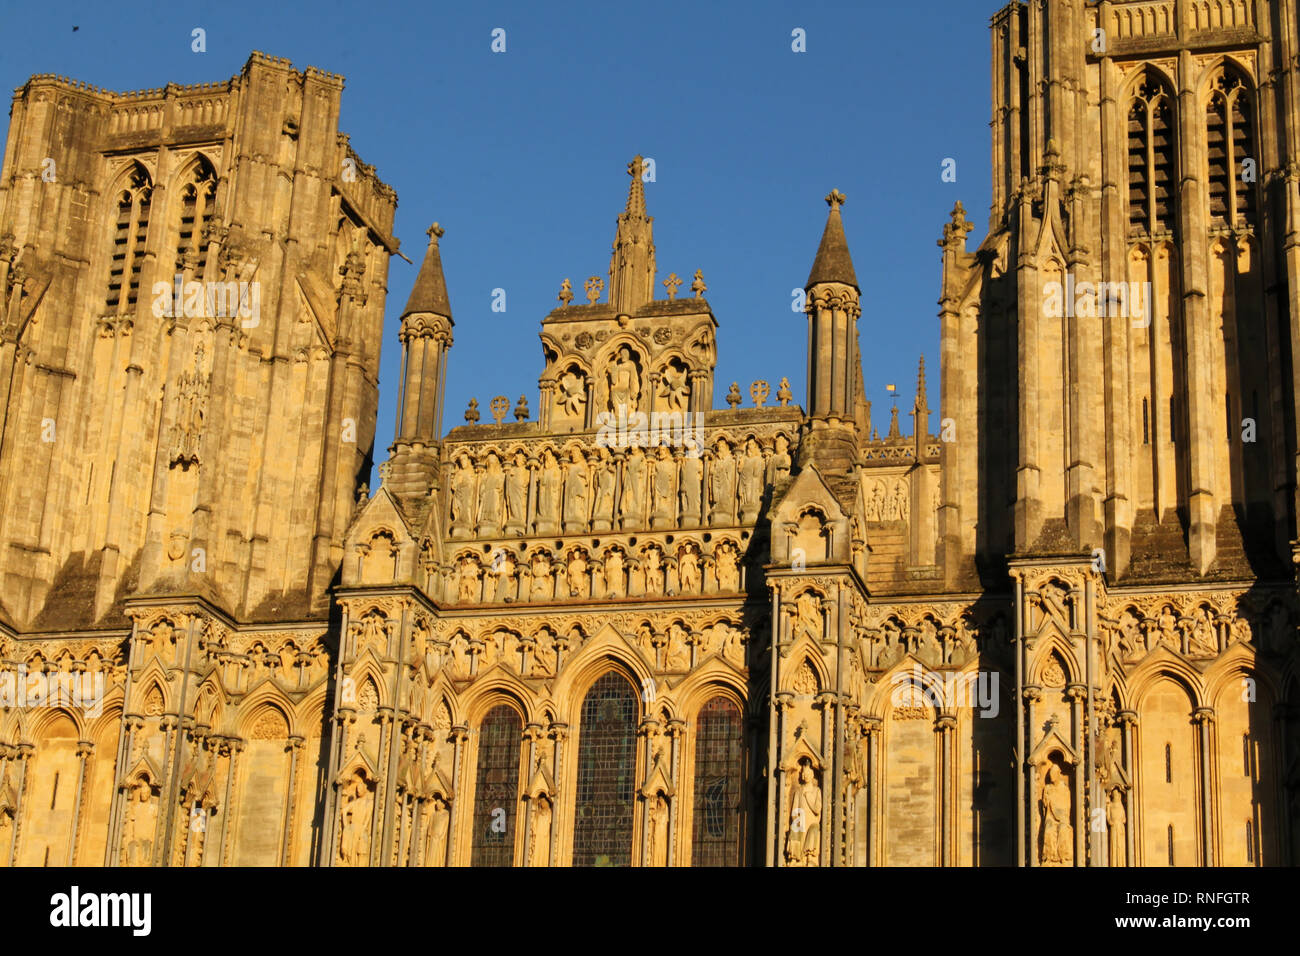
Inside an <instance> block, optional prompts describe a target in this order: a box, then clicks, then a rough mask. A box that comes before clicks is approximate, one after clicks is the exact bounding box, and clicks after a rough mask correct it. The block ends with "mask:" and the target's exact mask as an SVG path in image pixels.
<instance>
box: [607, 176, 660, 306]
mask: <svg viewBox="0 0 1300 956" xmlns="http://www.w3.org/2000/svg"><path fill="white" fill-rule="evenodd" d="M627 172H628V175H629V176H631V177H632V185H631V186H629V187H628V191H627V208H626V209H624V210H623V212H622V213H621V214H620V215H619V217H618V232H617V233H616V234H615V237H614V254H613V255H612V256H611V257H610V260H609V301H610V303H611V304H612V305H613V306H614V308H616V309H617V310H618V311H619V312H622V313H626V314H627V315H632V314H633V313H635V312H636V310H637V309H639V308H640V307H641V306H643V305H645V304H646V303H647V302H650V301H651V300H653V299H654V281H655V245H654V226H653V223H654V219H653V218H652V217H650V216H647V215H646V211H645V187H644V186H643V185H642V183H643V181H644V180H643V177H644V175H645V160H644V159H642V158H641V157H640V156H637V157H635V158H634V159H633V160H632V162H630V163H628V164H627Z"/></svg>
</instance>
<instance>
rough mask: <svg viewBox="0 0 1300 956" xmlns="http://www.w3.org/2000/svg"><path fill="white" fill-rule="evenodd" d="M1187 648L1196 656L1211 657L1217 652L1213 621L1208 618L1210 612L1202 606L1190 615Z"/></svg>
mask: <svg viewBox="0 0 1300 956" xmlns="http://www.w3.org/2000/svg"><path fill="white" fill-rule="evenodd" d="M1188 650H1189V652H1190V653H1191V654H1194V655H1195V656H1197V657H1213V656H1214V655H1216V654H1218V653H1219V642H1218V639H1217V638H1216V637H1215V634H1214V622H1213V621H1211V620H1210V612H1209V611H1208V610H1206V609H1205V608H1203V607H1202V608H1198V609H1197V611H1196V613H1195V614H1194V615H1193V616H1192V628H1191V641H1190V644H1189V647H1188Z"/></svg>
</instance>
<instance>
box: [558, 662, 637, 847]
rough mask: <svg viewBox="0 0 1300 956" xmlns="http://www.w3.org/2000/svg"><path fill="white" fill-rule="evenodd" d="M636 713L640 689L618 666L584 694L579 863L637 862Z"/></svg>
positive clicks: (575, 836)
mask: <svg viewBox="0 0 1300 956" xmlns="http://www.w3.org/2000/svg"><path fill="white" fill-rule="evenodd" d="M636 717H637V697H636V691H635V690H633V688H632V685H631V684H630V683H628V681H627V679H626V678H625V677H623V676H622V675H621V674H618V673H615V672H613V671H610V672H609V673H607V674H605V675H604V676H602V677H601V678H600V679H599V680H597V681H596V683H595V684H593V685H592V687H591V690H589V691H587V696H586V697H585V698H583V701H582V725H581V730H580V731H579V733H580V737H579V743H578V799H577V803H576V807H575V812H576V818H575V822H574V827H573V865H574V866H630V865H631V864H632V812H633V807H634V796H635V787H636V781H635V776H636Z"/></svg>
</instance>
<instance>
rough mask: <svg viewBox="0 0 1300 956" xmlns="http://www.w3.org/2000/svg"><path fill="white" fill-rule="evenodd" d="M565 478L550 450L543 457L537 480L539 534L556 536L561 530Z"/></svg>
mask: <svg viewBox="0 0 1300 956" xmlns="http://www.w3.org/2000/svg"><path fill="white" fill-rule="evenodd" d="M563 480H564V476H563V475H562V474H561V472H560V463H559V462H558V461H556V460H555V454H554V453H553V452H551V451H550V450H549V449H548V450H547V451H546V452H545V453H544V454H543V455H542V466H541V472H540V474H539V475H538V479H537V533H538V534H555V533H556V532H557V531H559V530H560V485H561V483H562V482H563Z"/></svg>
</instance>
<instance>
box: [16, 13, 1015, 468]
mask: <svg viewBox="0 0 1300 956" xmlns="http://www.w3.org/2000/svg"><path fill="white" fill-rule="evenodd" d="M8 6H9V9H6V10H5V33H6V37H5V41H6V42H5V47H6V51H7V52H6V56H5V58H4V61H3V70H2V71H0V80H2V81H3V82H7V83H8V85H9V86H10V87H15V86H19V85H20V84H21V83H23V82H24V80H25V79H26V78H27V76H29V75H30V74H32V73H59V74H63V75H66V76H70V77H72V78H74V79H80V80H86V81H88V82H90V83H92V84H94V85H96V86H102V87H106V88H109V89H114V90H132V89H139V88H147V87H156V86H162V85H163V84H165V83H167V82H176V83H182V84H183V83H195V82H206V81H213V80H224V79H226V78H228V77H230V76H232V75H234V74H236V73H237V72H238V71H239V69H240V68H241V67H242V65H243V64H244V62H245V60H246V59H247V58H248V55H249V53H250V52H251V51H252V50H254V49H257V50H262V51H263V52H266V53H269V54H272V55H275V56H282V57H287V58H289V59H291V60H292V61H293V64H294V66H295V67H298V68H300V69H301V68H303V67H306V66H308V65H311V66H316V67H319V68H321V69H324V70H328V71H331V72H335V73H340V74H342V75H343V76H344V77H345V78H346V81H347V85H346V88H345V90H344V94H343V114H342V119H341V126H342V129H343V131H344V132H346V133H348V134H350V135H351V138H352V144H353V146H354V147H355V148H356V150H357V152H358V153H359V154H360V155H361V157H362V158H363V159H364V160H365V161H366V162H368V163H373V164H374V165H375V166H376V167H377V168H378V171H379V175H380V177H381V178H382V179H383V180H384V181H385V182H387V183H389V184H390V185H391V186H393V187H394V189H396V191H397V195H398V209H397V222H396V227H395V231H396V234H397V236H398V237H399V239H401V241H402V251H403V252H404V253H405V254H406V255H407V256H408V257H410V258H411V259H412V260H414V262H415V265H407V264H406V263H405V262H403V261H402V260H401V259H397V258H394V259H393V261H392V265H391V267H390V270H389V294H388V305H387V311H386V322H385V332H384V336H385V338H384V344H383V363H382V371H381V381H380V419H379V425H378V434H377V439H376V460H377V461H382V460H383V459H384V458H386V457H387V451H386V449H387V446H388V444H389V443H390V442H391V441H392V436H393V424H394V414H393V411H394V406H395V404H396V388H397V384H398V382H397V377H398V369H399V361H400V345H399V343H398V339H397V324H398V317H399V315H400V313H401V310H402V307H403V305H405V302H406V297H407V294H408V293H409V291H410V288H411V284H412V283H413V282H414V280H415V273H416V269H417V268H418V265H419V262H420V260H421V257H422V255H423V252H424V247H425V243H426V242H427V239H426V237H425V234H424V233H425V229H427V228H428V226H429V224H430V223H431V222H432V221H434V220H437V221H439V222H440V223H441V224H442V225H443V227H444V228H445V229H446V230H447V232H446V235H445V236H444V237H443V239H442V255H443V264H444V267H445V270H446V274H447V284H448V289H449V294H450V297H451V303H452V311H453V312H454V315H455V322H456V330H455V346H454V348H453V349H452V351H451V356H450V364H449V368H448V375H447V393H446V402H447V406H446V411H445V414H444V419H443V420H444V426H445V427H451V426H453V425H456V424H460V423H461V422H462V421H463V412H464V409H465V406H466V404H467V402H468V400H469V398H470V397H471V396H476V397H477V398H478V400H479V404H480V406H481V408H483V409H484V420H485V421H486V420H488V416H487V414H486V408H487V403H488V400H489V399H490V398H491V397H492V396H494V395H497V394H504V395H506V396H508V397H509V399H510V401H511V403H512V407H513V402H514V401H515V400H517V399H518V397H519V395H520V394H521V393H523V394H526V395H527V396H528V399H529V405H530V407H531V408H532V410H533V415H534V417H535V416H536V414H537V377H538V375H539V374H540V373H541V370H542V355H541V348H540V345H539V343H538V339H537V332H538V330H539V323H540V321H541V319H542V318H543V317H544V316H545V315H546V313H547V312H548V311H549V310H550V309H551V308H552V307H554V306H555V305H556V304H557V303H556V298H555V296H556V293H557V291H558V289H559V286H560V281H561V280H562V279H563V278H565V277H569V278H570V279H571V280H572V281H573V286H574V289H575V291H577V292H578V295H579V301H581V288H582V282H583V280H584V279H585V278H586V277H587V276H590V275H601V276H604V275H605V274H606V273H607V271H608V269H609V256H610V243H611V242H612V241H613V238H614V227H615V219H616V216H617V214H618V212H619V211H620V210H621V209H622V206H623V203H624V200H625V198H626V195H627V184H628V176H627V172H626V165H627V163H628V161H629V160H631V158H632V157H633V156H634V155H635V154H637V153H641V154H643V155H645V156H648V157H652V158H653V159H654V160H655V165H656V180H655V182H653V183H648V184H647V185H646V196H647V205H648V207H649V212H650V214H651V215H652V216H654V217H655V223H654V225H655V244H656V247H657V251H658V266H659V276H658V281H660V282H661V281H662V280H663V279H665V278H667V276H668V273H669V272H670V271H672V272H676V273H677V274H678V275H680V276H682V277H683V278H685V279H686V280H687V283H688V284H689V280H690V276H691V274H692V273H693V272H694V271H695V269H697V268H698V269H702V270H703V271H704V279H705V281H706V282H707V283H708V287H709V291H708V293H707V298H708V300H709V302H710V304H711V306H712V308H713V311H714V314H715V315H716V317H717V319H718V322H719V324H720V328H719V333H718V356H719V358H718V367H717V371H716V378H715V388H714V401H715V404H716V405H719V406H722V407H725V405H724V404H723V396H724V395H725V394H726V391H727V386H728V385H729V384H730V383H731V382H732V381H739V382H740V384H741V389H742V392H744V393H745V395H746V400H745V404H746V405H748V404H749V398H748V392H749V384H750V382H752V381H753V380H754V379H758V378H764V379H768V380H769V381H770V382H771V384H772V391H773V392H774V393H775V391H776V383H777V382H778V381H779V380H780V378H781V376H783V375H784V376H788V377H789V379H790V382H791V386H792V388H793V390H794V393H795V396H796V401H799V402H800V403H802V402H803V400H804V395H805V390H804V363H805V352H806V335H807V329H806V319H805V318H804V317H803V316H802V315H800V314H796V313H794V312H792V311H791V308H790V302H791V290H792V289H794V288H796V287H801V286H802V285H803V284H804V281H805V280H806V279H807V276H808V270H809V268H810V266H811V264H812V258H813V255H814V253H815V252H816V249H817V242H818V239H819V238H820V235H821V229H822V226H823V224H824V222H825V217H826V204H825V202H823V197H824V196H825V195H826V194H827V193H828V192H829V191H830V190H831V188H832V187H835V188H838V189H840V190H841V191H842V192H844V193H845V194H846V195H847V196H848V202H847V203H846V204H845V206H844V210H843V213H844V222H845V230H846V233H847V235H848V240H849V245H850V248H851V250H852V253H853V260H854V265H855V267H856V269H857V274H858V281H859V284H860V285H861V286H862V291H863V299H862V309H863V313H862V318H861V320H860V323H859V331H860V335H861V340H862V351H863V362H864V368H865V373H866V385H867V392H868V397H869V398H870V399H872V401H873V403H874V415H873V419H874V424H875V425H876V427H877V428H879V429H880V430H881V432H882V433H883V431H884V430H885V427H886V426H887V424H888V408H889V399H888V396H887V393H886V392H885V385H886V383H889V382H896V383H897V384H898V386H899V391H900V393H901V394H903V395H904V396H906V397H907V400H906V401H905V402H903V403H900V406H901V410H902V411H906V409H907V408H908V407H910V396H911V393H912V390H913V388H914V383H915V376H916V362H917V358H918V356H919V355H921V354H922V353H924V354H925V356H926V364H927V367H928V368H929V369H930V376H929V378H930V403H931V406H932V407H937V403H938V400H939V394H938V374H937V369H938V342H939V325H938V318H937V305H936V301H937V299H938V296H939V261H940V260H939V249H938V247H937V246H936V244H935V243H936V241H937V240H938V238H939V236H940V234H941V229H942V226H943V223H944V222H945V220H946V218H947V215H948V213H949V211H950V210H951V209H952V206H953V203H954V202H955V201H957V200H958V199H960V200H962V201H963V202H964V203H965V206H966V208H967V210H968V212H969V214H970V218H971V220H972V221H973V222H975V223H976V225H977V228H976V230H975V232H974V234H973V235H972V236H971V239H970V248H974V247H975V245H976V244H977V243H978V241H979V239H980V238H981V237H982V236H983V233H984V224H985V222H986V221H987V210H988V203H989V154H990V147H989V128H988V123H989V117H990V106H989V50H990V43H989V35H988V20H989V17H990V16H992V15H993V13H995V12H996V10H997V8H998V6H999V3H998V0H988V2H982V0H976V2H972V0H930V2H926V3H896V2H890V3H883V2H875V0H868V2H857V3H822V2H807V0H805V2H792V3H776V2H762V0H756V2H749V3H743V4H742V3H727V4H706V3H701V2H695V3H681V2H676V0H658V2H655V3H608V2H604V3H537V2H530V3H522V2H519V3H465V4H447V3H429V4H423V3H408V4H393V5H388V4H384V3H379V2H372V3H364V4H363V3H356V2H350V3H334V2H319V3H313V4H311V5H309V6H302V7H298V6H297V5H293V4H281V3H265V2H264V3H258V4H252V3H242V2H226V0H223V2H221V3H193V2H188V3H187V2H178V3H167V4H155V5H153V6H152V7H151V6H149V5H146V4H132V5H127V6H122V5H120V4H104V3H98V2H87V0H71V2H63V3H60V4H59V5H58V6H56V7H49V6H43V5H37V4H21V5H16V6H14V5H8ZM73 26H77V27H78V29H77V30H76V31H75V32H74V31H73V29H72V28H73ZM195 27H202V28H203V29H204V30H206V34H207V50H206V52H204V53H201V54H200V53H194V52H192V51H191V49H190V46H191V31H192V30H193V29H194V28H195ZM498 27H500V28H503V29H504V30H505V31H506V52H505V53H493V52H492V50H491V48H490V47H491V42H492V36H491V34H492V31H493V29H495V28H498ZM796 28H800V29H802V30H804V31H805V34H806V46H807V51H806V52H804V53H795V52H793V51H792V49H791V45H792V38H791V33H792V31H793V30H794V29H796ZM5 126H6V128H7V118H6V120H5ZM945 158H952V159H955V160H956V161H957V167H956V171H957V181H956V182H955V183H951V182H943V181H942V179H941V176H940V172H941V164H942V162H943V160H944V159H945ZM496 288H502V289H505V290H506V305H507V308H506V311H505V312H504V313H500V312H493V311H492V309H491V305H492V290H493V289H496ZM656 289H657V291H658V293H659V294H660V295H662V287H661V286H658V285H657V286H656ZM935 420H936V421H937V418H936V419H935ZM902 424H903V428H904V431H907V430H908V429H909V427H910V426H909V419H908V418H907V417H906V416H905V415H904V416H903V417H902Z"/></svg>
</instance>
